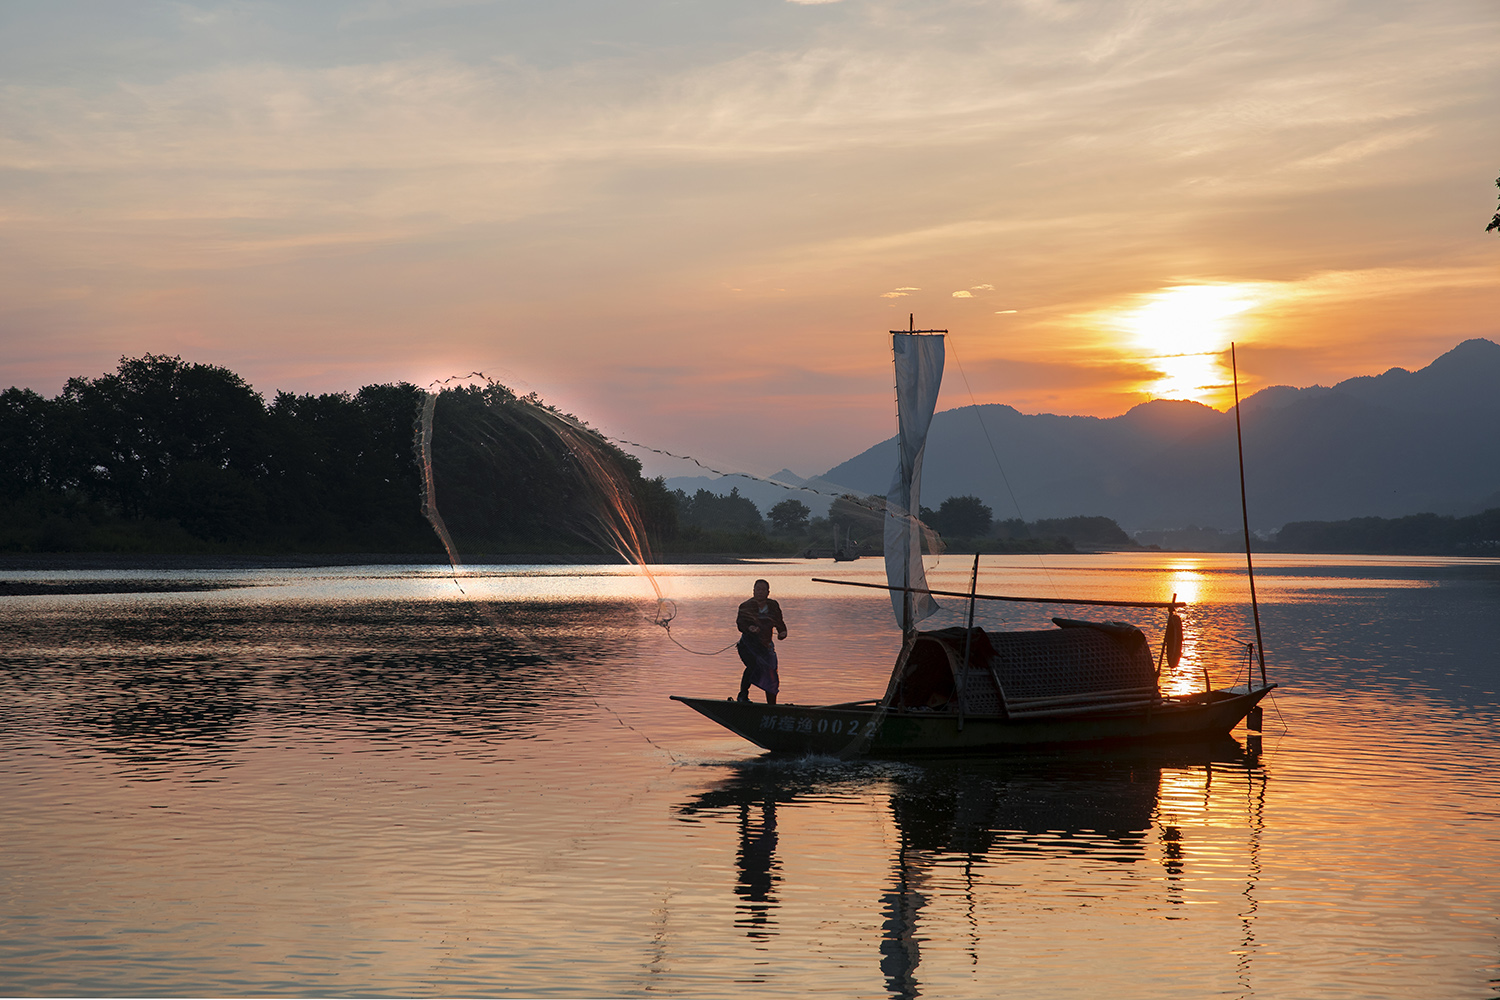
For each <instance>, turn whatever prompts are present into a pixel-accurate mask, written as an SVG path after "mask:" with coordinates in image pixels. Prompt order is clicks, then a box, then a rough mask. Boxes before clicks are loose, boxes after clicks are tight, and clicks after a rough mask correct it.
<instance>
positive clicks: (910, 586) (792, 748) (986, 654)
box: [672, 330, 1276, 756]
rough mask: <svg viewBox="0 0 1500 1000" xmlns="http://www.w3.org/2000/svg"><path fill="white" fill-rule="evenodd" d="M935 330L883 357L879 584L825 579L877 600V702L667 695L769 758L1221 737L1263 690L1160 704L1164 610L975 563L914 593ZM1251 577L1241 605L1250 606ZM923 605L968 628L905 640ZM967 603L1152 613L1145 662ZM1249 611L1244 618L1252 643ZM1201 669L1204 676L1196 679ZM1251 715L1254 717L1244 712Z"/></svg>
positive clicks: (1254, 722) (1119, 628) (921, 576)
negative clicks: (892, 446)
mask: <svg viewBox="0 0 1500 1000" xmlns="http://www.w3.org/2000/svg"><path fill="white" fill-rule="evenodd" d="M946 332H947V331H945V330H923V331H917V330H909V331H892V348H893V351H894V354H895V360H896V407H897V414H898V426H899V432H900V433H899V461H898V464H897V467H896V472H895V474H894V476H893V478H892V482H891V488H890V492H889V494H888V495H887V497H886V504H885V565H886V581H887V582H886V584H884V585H882V584H872V583H864V584H861V583H853V582H851V581H846V580H826V581H821V582H826V583H838V584H844V585H849V586H865V587H877V588H880V589H884V590H888V591H890V593H891V598H892V606H893V608H894V609H895V613H896V620H897V622H898V623H899V624H900V625H901V633H902V643H901V650H900V652H899V653H898V654H897V657H896V664H895V667H894V668H893V669H892V671H891V676H890V680H889V681H888V683H887V685H886V691H885V695H884V696H883V697H881V698H878V699H870V700H866V701H851V702H842V703H839V704H833V705H815V706H804V705H794V704H779V705H766V704H762V703H759V702H741V701H734V700H732V699H729V700H724V701H719V700H715V699H708V698H687V697H681V696H678V695H673V696H672V697H673V700H675V701H680V702H682V703H683V704H685V705H687V706H688V707H690V708H692V709H694V710H695V711H697V712H699V713H701V714H703V715H704V716H706V717H708V718H710V719H712V720H713V721H714V722H717V723H718V724H719V725H721V726H723V727H724V728H726V729H728V730H730V731H731V732H734V733H736V734H738V735H739V736H742V737H744V738H745V739H747V740H749V741H750V742H751V743H754V744H755V745H757V746H759V747H763V748H764V749H766V750H771V751H776V752H783V753H818V754H831V755H837V756H852V755H856V754H871V755H902V754H909V753H933V752H939V753H986V752H994V751H998V750H1004V749H1007V748H1017V747H1037V746H1045V745H1059V744H1089V743H1113V742H1156V741H1178V740H1205V739H1212V738H1215V737H1223V736H1226V735H1227V734H1228V733H1229V731H1230V730H1232V729H1233V728H1234V727H1235V726H1236V725H1238V724H1239V723H1240V722H1241V721H1242V720H1245V719H1246V718H1247V716H1248V717H1249V718H1250V720H1251V722H1250V728H1253V729H1259V728H1260V721H1259V709H1258V707H1257V706H1258V704H1259V702H1260V700H1261V699H1262V698H1264V697H1265V696H1266V695H1267V694H1268V693H1269V692H1270V691H1271V690H1272V689H1273V688H1275V687H1276V685H1274V684H1268V683H1266V680H1265V662H1264V657H1262V659H1261V684H1260V686H1259V687H1254V686H1252V685H1253V679H1252V678H1251V676H1250V674H1249V671H1248V670H1247V673H1246V683H1245V684H1244V685H1242V686H1238V687H1227V688H1220V689H1214V690H1204V691H1200V692H1197V693H1193V694H1183V695H1164V694H1162V692H1161V686H1160V676H1161V668H1162V665H1163V663H1164V662H1166V661H1170V662H1171V664H1172V665H1173V666H1176V664H1177V662H1178V660H1177V656H1178V654H1179V653H1180V651H1181V642H1182V633H1181V627H1182V626H1181V619H1180V618H1179V617H1178V615H1177V613H1176V612H1177V609H1178V608H1181V607H1183V606H1184V605H1183V604H1182V603H1180V602H1178V601H1177V600H1176V597H1175V595H1173V599H1172V600H1170V601H1102V600H1085V599H1065V598H1024V597H1003V596H997V595H988V594H979V593H978V592H977V588H978V574H979V557H978V556H977V555H976V556H975V557H974V575H973V577H972V579H971V582H970V587H969V591H968V593H962V592H955V591H934V590H931V589H929V588H928V586H927V582H926V576H925V573H924V570H923V567H922V556H921V543H922V526H921V523H920V522H919V521H918V519H917V517H916V513H917V512H918V511H919V510H920V509H921V506H920V502H919V495H920V489H921V475H922V457H923V451H924V448H925V446H926V440H927V429H928V426H929V425H930V424H931V422H932V415H933V413H934V411H935V410H936V408H937V394H938V387H939V385H940V384H941V382H942V372H943V353H944V351H943V348H944V344H943V336H944V334H946ZM1253 593H1254V592H1253V582H1252V598H1253ZM935 596H951V597H959V598H964V599H966V600H967V601H968V602H969V614H968V617H969V626H968V627H954V628H945V629H938V630H934V631H918V630H917V628H916V623H917V622H919V621H921V620H922V619H924V618H927V617H928V616H930V615H931V614H932V613H933V612H934V611H936V610H937V608H938V606H937V602H936V601H935V600H934V597H935ZM979 600H998V601H1018V602H1028V603H1044V604H1059V605H1072V606H1094V607H1129V608H1157V609H1162V610H1164V611H1166V613H1167V619H1166V626H1165V628H1164V630H1163V636H1162V643H1161V647H1160V651H1159V653H1158V654H1156V655H1153V653H1152V647H1151V646H1150V644H1149V643H1148V640H1147V638H1146V636H1145V634H1144V633H1143V632H1142V631H1141V630H1140V629H1138V628H1136V627H1135V626H1133V625H1128V624H1124V623H1120V622H1091V621H1079V620H1075V619H1069V618H1054V619H1052V621H1053V623H1054V624H1055V625H1056V626H1057V627H1056V628H1052V629H1041V630H1031V631H986V630H984V629H980V628H974V627H973V620H974V604H975V602H976V601H979ZM1258 631H1259V612H1258V611H1257V638H1258ZM1206 676H1207V675H1206V674H1205V678H1206ZM1252 713H1254V714H1252Z"/></svg>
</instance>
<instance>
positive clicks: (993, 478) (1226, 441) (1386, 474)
mask: <svg viewBox="0 0 1500 1000" xmlns="http://www.w3.org/2000/svg"><path fill="white" fill-rule="evenodd" d="M1241 420H1242V423H1243V432H1244V442H1245V473H1246V476H1247V481H1248V485H1247V494H1248V506H1249V511H1250V522H1251V525H1250V526H1251V530H1252V531H1268V530H1274V529H1276V528H1279V527H1280V526H1281V525H1283V524H1286V523H1287V522H1291V521H1310V520H1342V519H1346V518H1353V517H1399V516H1402V515H1405V514H1413V513H1420V512H1433V513H1438V514H1457V515H1465V514H1472V513H1475V512H1477V511H1479V510H1482V509H1485V508H1486V507H1494V506H1500V345H1497V344H1495V343H1494V342H1492V341H1490V340H1485V339H1474V340H1467V341H1464V342H1463V343H1462V344H1459V345H1458V346H1457V347H1455V348H1454V349H1453V350H1451V351H1449V352H1448V353H1446V354H1444V355H1442V356H1441V357H1439V358H1437V359H1436V360H1435V361H1433V362H1432V364H1430V365H1428V366H1427V367H1425V368H1422V369H1420V370H1418V371H1407V370H1406V369H1403V368H1392V369H1390V370H1389V371H1387V372H1385V373H1384V374H1381V375H1375V376H1361V377H1358V378H1351V379H1348V380H1346V381H1343V382H1340V383H1338V384H1337V385H1334V386H1332V387H1327V386H1311V387H1308V388H1300V389H1299V388H1294V387H1292V386H1284V385H1282V386H1272V387H1269V388H1266V389H1262V390H1260V391H1259V392H1257V393H1255V394H1254V395H1252V396H1249V397H1247V398H1246V399H1245V400H1243V401H1242V406H1241ZM895 454H896V444H895V437H894V436H892V437H890V438H887V439H886V440H884V441H881V442H879V443H877V444H874V445H872V446H871V447H870V448H868V449H866V450H865V451H863V452H861V453H860V454H858V455H855V456H854V457H853V458H850V459H849V460H847V461H845V462H842V463H840V464H839V465H836V466H834V467H833V468H832V469H829V470H828V471H827V472H826V473H824V474H823V475H821V476H817V477H814V479H812V480H801V479H799V478H798V477H797V476H795V475H794V474H793V473H791V472H790V471H788V470H783V471H782V472H780V473H778V474H777V475H776V476H775V477H773V478H775V479H777V480H779V481H781V482H783V483H787V484H788V485H802V484H806V485H808V486H811V487H813V488H815V489H817V491H818V492H817V493H816V494H810V493H800V492H798V493H789V492H787V491H786V490H785V489H784V488H782V487H778V486H774V485H770V484H765V483H759V482H757V481H755V480H752V479H746V478H742V477H725V478H722V479H708V478H706V477H684V478H681V479H672V480H668V483H667V485H668V486H670V487H673V488H680V489H685V490H687V491H688V492H690V493H691V492H693V491H694V490H696V489H700V488H704V489H709V490H710V491H712V492H723V493H727V492H729V489H730V488H731V487H738V488H739V490H740V492H741V493H742V494H743V495H745V496H748V497H749V498H750V499H751V500H754V501H755V502H756V503H757V504H758V505H759V506H760V507H761V509H762V510H763V511H764V510H769V508H770V505H771V504H774V503H776V502H777V501H778V500H780V499H784V498H786V497H788V496H794V497H798V498H801V499H802V500H803V502H805V503H807V504H808V506H809V507H812V508H813V509H814V513H815V514H818V513H822V512H823V510H824V509H826V506H825V503H824V502H823V500H824V499H825V498H826V497H827V496H828V495H830V494H836V493H838V492H840V491H845V490H847V491H852V492H858V493H865V494H883V493H884V492H885V490H886V488H887V486H888V484H889V481H890V476H891V471H892V468H893V467H894V465H895ZM1002 470H1003V471H1002ZM762 494H765V495H764V496H762ZM967 495H972V496H977V497H979V498H980V499H981V500H983V501H984V502H985V503H986V504H988V505H989V506H990V507H991V509H992V510H993V511H994V513H995V516H996V517H997V518H1002V519H1003V518H1009V517H1022V518H1024V519H1026V520H1034V519H1037V518H1054V517H1069V516H1073V515H1078V514H1084V515H1103V516H1106V517H1110V518H1113V519H1114V520H1115V521H1117V522H1118V523H1119V524H1120V525H1121V526H1123V527H1125V528H1126V529H1127V530H1130V531H1136V530H1149V529H1164V528H1180V527H1185V526H1188V525H1199V526H1204V527H1210V526H1212V527H1220V528H1237V527H1238V526H1239V521H1240V495H1239V469H1238V464H1237V452H1236V448H1235V419H1234V411H1233V409H1230V410H1228V411H1225V412H1220V411H1218V410H1214V409H1213V408H1211V407H1208V406H1204V405H1203V404H1201V403H1195V402H1189V401H1183V400H1165V399H1159V400H1153V401H1152V402H1149V403H1142V404H1140V405H1139V406H1136V407H1134V408H1132V409H1131V410H1130V411H1129V412H1127V413H1124V414H1122V415H1120V416H1117V417H1080V416H1058V415H1055V414H1048V413H1044V414H1023V413H1021V412H1019V411H1018V410H1016V409H1015V408H1013V407H1010V406H1006V405H1004V404H999V403H992V404H987V405H982V406H965V407H960V408H958V409H952V410H945V411H943V412H941V413H938V414H937V416H936V417H934V418H933V422H932V429H931V431H930V433H929V436H928V444H927V455H926V459H925V462H924V474H923V486H922V496H923V501H924V503H925V505H926V506H929V507H933V508H936V507H937V506H938V505H939V504H940V503H941V502H942V501H943V500H944V499H946V498H947V497H950V496H967Z"/></svg>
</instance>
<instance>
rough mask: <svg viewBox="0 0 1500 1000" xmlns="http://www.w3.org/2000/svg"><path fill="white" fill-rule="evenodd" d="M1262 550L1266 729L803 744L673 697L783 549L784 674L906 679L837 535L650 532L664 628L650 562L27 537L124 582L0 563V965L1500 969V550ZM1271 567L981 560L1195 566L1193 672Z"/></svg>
mask: <svg viewBox="0 0 1500 1000" xmlns="http://www.w3.org/2000/svg"><path fill="white" fill-rule="evenodd" d="M1257 569H1258V570H1259V572H1258V573H1257V582H1258V585H1259V592H1260V596H1261V612H1262V619H1263V628H1264V633H1265V645H1266V650H1267V665H1268V670H1269V673H1270V679H1271V680H1272V681H1274V682H1276V683H1278V684H1280V685H1281V687H1280V688H1279V689H1278V690H1277V691H1276V692H1275V693H1274V698H1273V700H1271V701H1268V702H1267V711H1266V727H1265V728H1266V732H1265V735H1264V737H1263V738H1262V739H1261V740H1260V741H1258V742H1259V745H1258V746H1257V741H1254V740H1252V739H1250V738H1249V737H1248V736H1247V735H1246V734H1245V733H1244V732H1243V730H1241V731H1238V732H1236V734H1235V739H1233V740H1232V741H1228V742H1226V743H1224V744H1221V745H1214V746H1186V747H1177V748H1170V749H1162V750H1150V751H1145V750H1142V751H1134V752H1125V751H1110V752H1071V753H1050V754H1029V755H1010V756H1002V757H997V758H993V759H988V760H978V761H961V760H960V761H955V760H907V761H838V760H834V759H828V758H810V759H798V760H780V759H774V758H770V757H767V756H764V755H762V754H761V753H760V752H759V751H758V750H757V749H756V748H755V747H753V746H751V745H749V744H747V743H745V742H744V741H742V740H740V739H739V738H737V737H735V736H733V735H732V734H730V733H727V732H725V731H723V730H720V729H718V728H717V727H715V726H714V725H712V724H711V723H709V722H707V721H706V720H704V719H702V718H700V717H699V716H697V715H696V714H695V713H693V712H691V711H690V710H688V709H687V708H685V707H684V706H682V705H679V704H677V703H675V702H672V701H669V700H668V697H667V696H668V695H670V694H691V695H702V696H710V697H724V696H728V695H730V694H732V693H733V692H734V690H735V688H736V686H737V681H738V677H739V673H740V666H739V663H738V660H737V658H736V657H735V655H734V652H733V650H729V651H727V652H720V653H718V654H717V655H699V654H710V653H714V652H715V651H717V650H720V649H721V648H722V647H725V646H726V645H727V644H728V643H730V642H731V641H732V640H733V638H734V633H733V628H732V621H733V613H734V608H735V605H736V604H737V603H738V602H739V601H740V600H742V599H743V598H744V597H747V596H748V595H749V590H750V583H751V581H752V580H753V579H754V578H755V577H757V576H762V577H765V578H767V579H768V580H769V581H770V582H771V586H772V595H773V596H775V597H777V598H779V599H780V601H781V602H782V606H783V608H784V609H785V612H786V616H787V620H788V624H789V626H790V629H791V635H790V636H789V638H788V640H787V641H786V642H785V643H784V644H783V645H782V648H781V657H782V669H781V674H782V700H783V701H791V702H797V703H817V702H821V701H832V700H853V699H858V698H866V697H876V696H878V695H879V694H880V693H881V692H882V691H883V689H884V684H885V680H886V675H887V673H888V671H889V668H890V665H891V662H892V658H893V656H894V653H895V651H896V648H897V646H898V644H899V636H898V634H897V630H896V628H895V624H894V617H893V615H892V613H891V610H890V603H889V599H888V598H887V597H886V596H885V595H884V594H883V593H881V592H878V591H872V590H861V589H856V588H845V587H837V586H832V585H828V584H823V583H815V582H813V581H812V579H811V578H812V577H814V576H819V577H834V576H837V577H839V578H843V579H849V580H864V581H876V580H879V579H880V567H879V566H878V565H876V564H875V563H874V562H873V561H868V560H867V561H860V562H855V563H847V564H839V565H837V566H835V565H834V564H832V563H810V562H802V561H796V562H782V563H778V562H765V563H758V564H751V565H732V566H724V565H720V566H666V567H661V568H660V569H659V572H658V582H659V585H660V587H661V588H662V591H663V593H664V594H665V595H666V596H667V597H668V598H670V600H671V602H672V603H671V605H669V606H668V607H669V608H670V609H672V610H675V617H674V618H673V620H672V622H671V627H670V629H665V628H662V627H659V626H658V625H656V624H654V623H653V622H652V621H651V620H650V619H651V617H652V615H653V613H654V611H655V607H656V601H655V597H654V594H653V591H652V588H651V586H650V585H649V583H648V582H647V581H646V580H645V579H644V578H643V577H642V576H641V575H640V574H639V573H636V572H634V571H631V570H629V569H628V568H625V567H616V566H597V567H578V566H573V567H558V566H490V567H483V566H482V567H471V568H468V569H465V570H464V571H463V573H462V575H460V576H458V577H457V578H455V577H454V575H453V574H451V573H450V572H448V571H447V570H446V568H443V569H439V568H435V567H430V566H410V567H401V566H377V567H340V568H333V569H297V570H286V569H280V570H264V569H258V570H244V569H239V570H172V571H164V570H140V571H126V570H74V571H40V570H33V571H25V572H18V571H12V572H9V573H7V574H6V579H7V580H8V581H9V582H10V583H11V584H12V585H16V584H20V585H23V586H22V588H21V589H26V588H28V587H29V589H31V590H48V589H49V588H52V587H53V586H54V585H58V584H68V585H70V586H71V589H72V590H74V591H78V590H88V589H93V590H129V591H132V592H129V593H77V592H73V593H61V592H58V593H41V594H29V595H22V596H4V597H0V636H3V641H4V646H3V649H4V653H3V662H0V835H3V842H0V920H3V923H0V994H4V995H30V996H36V995H59V994H65V995H99V994H108V995H161V996H167V995H205V994H208V995H239V994H256V995H273V994H299V995H349V994H357V995H362V996H380V995H401V996H421V995H433V994H439V995H463V994H485V995H525V996H643V995H648V994H649V995H661V996H694V997H731V996H745V995H756V996H793V995H795V996H806V995H814V996H838V997H915V996H931V997H945V998H949V997H992V996H998V995H1004V996H1007V997H1059V996H1080V997H1096V996H1109V997H1114V998H1130V997H1152V998H1159V997H1184V998H1188V997H1191V998H1200V997H1204V996H1211V995H1212V996H1228V997H1253V996H1266V997H1351V998H1352V997H1358V998H1371V997H1400V998H1414V997H1433V998H1445V1000H1447V998H1459V997H1474V998H1494V997H1496V996H1500V886H1497V879H1500V768H1497V765H1500V732H1497V723H1500V696H1497V690H1500V563H1497V562H1495V561H1479V560H1443V559H1395V558H1360V557H1269V556H1268V557H1261V559H1260V561H1259V562H1258V563H1257ZM1242 570H1243V566H1242V564H1241V562H1240V561H1239V560H1236V559H1235V558H1233V557H1226V556H1214V555H1202V556H1198V555H1187V556H1184V555H1175V554H1163V553H1152V554H1146V553H1136V554H1128V555H1098V556H1072V557H1068V556H1048V557H1045V559H1044V560H1039V559H1038V558H1036V557H1000V556H994V557H985V559H984V560H983V565H982V567H981V570H980V583H979V586H980V590H981V592H988V593H1001V594H1013V595H1025V596H1043V597H1056V596H1066V597H1077V596H1082V597H1106V598H1127V599H1145V600H1165V599H1167V598H1169V597H1171V595H1172V594H1173V593H1176V594H1178V595H1179V598H1180V599H1184V600H1188V601H1191V602H1193V605H1192V608H1191V610H1190V611H1189V613H1188V616H1187V617H1188V641H1187V655H1186V657H1185V659H1184V660H1183V663H1182V664H1181V665H1180V666H1179V668H1178V670H1177V671H1175V672H1174V673H1172V674H1171V676H1169V677H1167V679H1166V683H1167V684H1168V685H1169V686H1170V687H1171V688H1172V689H1174V690H1192V689H1194V688H1195V687H1198V686H1201V685H1202V683H1203V676H1204V672H1205V671H1207V672H1208V674H1209V675H1210V677H1211V678H1212V680H1213V682H1214V683H1215V684H1226V683H1232V682H1234V681H1235V680H1236V679H1237V678H1238V679H1240V680H1243V675H1244V671H1245V669H1246V667H1247V664H1248V661H1247V656H1246V653H1245V647H1244V646H1243V645H1242V643H1244V642H1245V641H1253V639H1254V627H1253V624H1252V623H1251V618H1250V613H1249V607H1248V598H1247V591H1246V589H1245V581H1244V577H1243V572H1242ZM968 571H969V565H968V562H967V560H964V559H962V558H955V557H951V556H950V557H945V558H944V559H943V560H942V561H941V562H940V563H938V564H937V565H936V566H935V567H934V568H933V570H932V582H933V585H934V586H935V587H938V588H940V589H942V588H952V589H967V581H968ZM205 588H219V589H205ZM14 589H16V588H15V587H12V590H14ZM961 604H962V602H958V601H952V600H950V601H948V602H947V607H945V609H944V610H943V611H942V612H940V614H939V616H938V617H937V618H935V619H933V620H931V622H930V624H932V625H934V626H939V625H944V624H956V623H959V622H960V621H961V616H962V613H963V608H962V607H961V606H960V605H961ZM1056 613H1066V614H1068V615H1069V616H1073V617H1078V616H1080V612H1079V611H1078V610H1076V609H1069V610H1067V611H1066V612H1058V611H1057V610H1056V609H1055V608H1054V609H1050V610H1049V609H1048V608H1046V607H1044V606H1034V605H999V604H988V605H986V604H984V603H982V602H981V603H980V605H979V607H978V612H977V615H978V618H977V620H978V623H980V624H983V625H986V626H994V627H1018V626H1022V627H1024V626H1036V627H1041V626H1043V625H1045V624H1046V619H1047V617H1048V616H1049V615H1051V614H1056ZM1096 617H1108V618H1122V617H1123V618H1128V619H1129V620H1132V621H1136V622H1138V623H1139V624H1141V625H1142V626H1143V627H1145V628H1146V630H1147V631H1148V634H1151V635H1152V636H1158V635H1159V634H1160V629H1161V624H1162V623H1161V621H1160V620H1159V618H1160V614H1159V613H1156V612H1140V613H1135V612H1131V613H1127V614H1121V613H1116V612H1113V611H1106V612H1101V614H1100V615H1098V616H1096Z"/></svg>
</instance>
